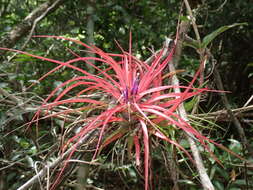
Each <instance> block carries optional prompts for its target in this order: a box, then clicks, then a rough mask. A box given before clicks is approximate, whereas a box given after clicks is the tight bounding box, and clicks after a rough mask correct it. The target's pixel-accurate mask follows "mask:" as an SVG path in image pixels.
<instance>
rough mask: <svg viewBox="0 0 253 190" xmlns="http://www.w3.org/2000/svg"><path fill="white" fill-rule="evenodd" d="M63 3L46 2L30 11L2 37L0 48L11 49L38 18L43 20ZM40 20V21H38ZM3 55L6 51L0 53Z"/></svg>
mask: <svg viewBox="0 0 253 190" xmlns="http://www.w3.org/2000/svg"><path fill="white" fill-rule="evenodd" d="M63 2H64V0H48V1H47V2H45V3H43V4H41V5H40V6H39V7H38V8H36V9H35V10H34V11H32V12H31V13H30V14H29V15H28V16H27V17H26V18H25V19H24V20H23V21H22V22H21V23H20V24H18V25H17V26H16V27H14V28H13V29H12V30H11V31H10V32H9V33H8V34H7V35H5V36H4V37H3V39H2V40H1V41H0V47H7V48H11V47H13V46H14V45H15V44H16V43H17V42H18V41H19V40H20V39H21V38H22V37H23V36H25V35H26V34H27V33H28V32H29V31H30V30H31V29H32V27H33V26H34V23H35V22H36V20H37V19H39V18H40V17H42V18H44V17H45V16H46V15H48V14H49V13H51V12H53V11H55V10H56V9H57V8H58V7H59V6H60V5H61V4H62V3H63ZM52 5H54V7H53V8H52V9H50V7H51V6H52ZM48 9H50V10H48ZM45 12H46V14H45ZM40 20H41V19H39V20H38V21H40ZM38 21H37V22H38ZM5 53H6V51H3V52H0V55H4V54H5Z"/></svg>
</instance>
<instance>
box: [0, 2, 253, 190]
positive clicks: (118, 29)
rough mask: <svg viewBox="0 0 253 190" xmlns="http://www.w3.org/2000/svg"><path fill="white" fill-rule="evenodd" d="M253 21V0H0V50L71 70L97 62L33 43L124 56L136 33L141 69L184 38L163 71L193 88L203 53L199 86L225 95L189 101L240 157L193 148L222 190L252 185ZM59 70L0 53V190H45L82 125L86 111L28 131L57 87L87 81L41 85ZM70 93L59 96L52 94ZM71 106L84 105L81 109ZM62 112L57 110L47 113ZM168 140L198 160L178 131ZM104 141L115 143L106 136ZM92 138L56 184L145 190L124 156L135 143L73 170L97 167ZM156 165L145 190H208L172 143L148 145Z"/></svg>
mask: <svg viewBox="0 0 253 190" xmlns="http://www.w3.org/2000/svg"><path fill="white" fill-rule="evenodd" d="M187 3H189V4H188V6H187ZM252 20H253V6H252V2H251V1H250V0H245V1H236V0H210V1H205V0H202V1H201V0H199V1H198V0H189V1H175V0H159V1H151V0H130V1H125V0H121V1H116V0H115V1H113V0H109V1H104V0H101V1H96V0H87V1H84V0H71V1H70V0H48V1H45V0H22V1H20V0H1V1H0V47H1V48H11V49H17V50H22V51H25V52H29V53H31V54H34V55H38V56H43V57H47V58H51V59H55V60H60V61H62V62H64V61H68V60H70V59H73V57H76V55H79V56H83V57H85V56H88V57H90V56H96V55H95V54H94V52H87V49H86V48H84V47H83V46H81V45H80V44H79V45H78V44H74V42H72V41H68V40H64V39H55V38H45V37H41V38H39V37H34V36H36V35H53V36H62V37H64V38H72V39H75V40H80V41H82V42H84V43H86V44H89V45H95V46H96V47H98V48H100V49H102V50H103V51H104V52H108V53H115V54H116V53H117V54H120V53H121V49H120V48H119V45H120V46H121V47H122V49H124V50H125V51H128V49H129V38H130V32H131V36H132V42H131V44H132V50H131V52H132V54H133V55H134V56H136V57H137V58H138V59H140V60H142V61H145V60H148V59H149V58H150V57H152V55H154V53H155V52H158V51H159V50H161V48H164V46H165V45H164V44H165V41H166V39H168V38H169V39H172V40H174V39H176V38H178V39H179V40H178V43H177V46H176V50H175V52H176V54H175V55H174V56H175V57H174V59H177V60H174V62H176V63H177V64H175V67H176V70H175V71H174V72H172V71H171V70H166V71H167V75H168V76H170V75H174V74H175V73H176V74H177V77H178V79H179V81H180V84H181V85H188V84H189V83H190V82H191V81H192V79H193V78H194V75H195V73H196V71H197V70H198V68H199V67H200V63H201V62H202V61H203V58H204V57H205V56H208V60H206V63H205V67H204V69H203V70H202V72H201V76H200V79H198V80H199V81H201V80H203V81H202V84H201V85H202V86H201V87H207V88H209V89H211V90H219V91H220V93H217V92H211V91H208V92H204V93H203V94H201V95H199V96H196V97H193V98H190V99H188V100H187V101H186V102H185V103H184V109H185V110H186V112H187V117H188V118H189V122H190V124H191V126H193V127H194V128H195V129H197V130H198V131H199V132H200V133H201V134H203V135H204V136H206V137H208V138H210V139H212V140H213V141H215V142H217V143H219V144H222V145H224V146H225V147H227V148H228V149H229V150H231V151H233V152H234V153H236V154H237V155H239V156H241V157H242V158H243V159H240V158H238V157H236V156H233V155H232V154H231V152H229V151H227V149H220V148H218V147H217V146H216V145H213V144H212V143H210V144H209V147H210V149H211V151H212V152H213V154H214V155H215V156H216V157H217V159H218V162H217V161H215V160H214V159H213V157H212V156H210V152H209V151H205V150H204V148H205V147H203V146H200V144H201V143H200V144H198V143H197V147H198V148H197V149H198V150H197V152H198V153H200V155H201V158H202V159H201V161H200V164H201V163H202V164H203V166H204V168H205V169H206V174H207V176H206V178H207V180H208V181H209V182H210V183H211V184H210V186H211V187H212V188H215V189H230V190H232V189H234V190H235V189H253V182H252V179H253V164H252V161H253V160H252V155H253V151H252V150H253V140H252V138H253V135H252V134H253V111H252V110H253V106H252V102H253V100H252V99H253V60H252V55H253V53H252V52H253V43H252V42H253V38H252V36H253V25H252ZM177 32H178V33H177ZM209 34H210V35H209ZM208 35H209V36H208ZM205 37H206V38H205ZM118 44H119V45H118ZM172 46H173V42H172ZM200 47H201V48H200ZM170 48H171V46H170ZM93 63H94V64H96V65H97V66H98V67H99V68H101V69H106V68H104V67H105V66H104V65H99V64H98V63H96V62H93ZM75 65H76V66H77V67H80V68H82V69H84V70H86V71H88V72H90V73H92V74H98V73H97V70H95V69H94V68H93V67H91V66H89V65H85V64H82V63H79V62H77V63H75ZM56 66H57V65H56V64H55V63H52V62H46V61H43V60H41V59H36V58H34V57H32V56H29V55H25V54H22V53H21V54H20V53H17V52H13V51H5V50H1V51H0V189H3V190H4V189H17V188H19V187H21V189H28V188H32V189H50V188H52V184H53V183H54V181H55V180H56V179H57V177H56V176H57V175H58V173H59V171H60V168H61V167H62V166H61V164H60V163H55V161H56V160H57V159H58V158H59V157H61V151H62V150H61V148H62V146H63V144H64V142H65V139H64V138H65V135H66V138H67V137H68V138H70V137H71V136H73V133H74V131H70V132H69V133H68V132H66V131H67V130H68V127H69V126H70V123H73V121H75V119H76V118H79V119H80V117H83V115H82V113H80V112H77V113H72V115H69V117H68V118H67V117H66V118H64V117H61V115H57V117H55V116H53V117H48V118H45V119H43V120H41V121H40V122H39V124H38V125H34V126H31V127H29V128H27V125H26V124H27V123H28V122H30V121H31V120H32V118H33V116H34V114H35V113H36V111H37V110H38V109H39V108H40V106H41V105H42V104H43V101H44V100H45V99H46V98H47V97H48V95H49V93H50V92H51V91H53V90H54V89H55V88H56V87H57V86H59V85H61V84H62V83H63V82H64V81H66V80H69V79H71V78H73V77H75V76H78V75H80V73H78V72H76V71H73V70H70V69H68V68H64V67H63V68H61V69H59V70H57V71H56V72H54V73H53V74H51V75H49V76H47V77H46V78H44V79H43V80H39V78H40V77H42V76H43V75H45V74H46V73H47V72H49V71H50V70H52V69H54V68H55V67H56ZM165 75H166V73H165ZM201 77H202V79H201ZM31 85H32V86H31ZM30 86H31V87H30ZM195 87H200V86H195ZM63 91H64V88H60V89H58V92H57V94H58V95H59V94H60V93H61V92H63ZM223 91H228V92H226V93H223ZM96 98H97V97H96ZM102 98H104V97H102V96H101V99H102ZM74 106H76V107H78V106H79V107H80V106H82V103H80V104H79V105H74ZM65 108H66V107H64V106H63V107H61V106H59V107H56V108H54V110H52V112H60V111H62V110H64V109H65ZM71 108H73V107H71ZM90 112H91V113H89V114H91V115H92V114H94V115H96V114H97V113H95V112H92V110H91V111H90ZM47 114H48V113H45V115H47ZM45 115H44V116H45ZM63 129H64V130H63ZM167 135H168V136H169V137H170V139H172V140H173V141H177V143H179V145H180V146H182V147H183V148H184V149H186V150H187V151H189V152H190V153H193V150H192V149H191V148H192V147H190V141H187V138H186V136H187V135H185V133H184V132H183V131H180V130H172V129H171V130H170V131H169V132H168V133H167ZM93 136H95V137H96V135H94V134H93ZM97 138H98V136H97ZM104 138H105V139H107V140H108V138H110V136H109V137H108V136H105V137H104ZM93 141H94V140H90V139H89V140H87V141H86V142H85V143H86V144H91V145H87V146H83V147H82V148H80V149H82V151H80V153H75V154H74V158H73V160H75V161H73V163H72V164H70V166H68V167H69V168H68V169H67V170H65V171H64V174H63V175H62V176H61V180H60V182H59V183H58V184H57V185H56V186H57V188H60V189H84V188H86V189H109V188H110V189H115V190H116V189H143V188H144V186H145V185H144V184H145V183H146V179H145V177H144V176H145V174H144V170H145V169H144V166H140V167H137V166H136V163H135V157H134V156H132V157H131V153H129V150H127V149H128V148H127V146H130V145H129V144H131V143H129V138H123V137H122V138H119V139H117V140H115V142H113V143H111V144H109V145H108V146H106V148H105V149H103V151H102V152H100V154H99V156H98V157H97V158H96V160H95V161H94V163H93V162H92V163H86V162H85V163H79V162H77V160H78V161H80V162H82V161H89V160H90V159H91V154H90V153H87V150H88V149H89V148H90V147H89V146H94V142H93ZM95 141H96V140H95ZM127 141H128V142H127ZM197 142H198V141H197ZM92 144H93V145H92ZM145 150H146V149H145V148H143V147H141V149H140V151H141V153H140V155H141V159H145V158H146V157H145V154H146V153H145ZM85 151H86V152H85ZM127 154H129V155H127ZM136 154H137V153H136ZM87 155H88V156H87ZM195 158H196V157H194V159H195ZM150 160H151V161H150V163H149V166H150V167H151V168H152V169H151V170H152V174H151V175H150V176H148V178H149V182H148V183H149V188H150V189H201V188H204V189H205V188H206V187H205V185H204V184H203V177H201V174H200V172H199V168H198V167H196V166H195V165H194V164H193V163H192V162H191V161H190V159H189V157H188V156H187V155H185V154H184V153H183V151H182V150H181V149H180V148H178V147H177V146H175V145H173V144H170V143H164V142H161V141H159V140H158V139H157V138H153V139H152V140H150ZM61 161H62V160H61ZM195 161H196V160H195ZM143 162H144V161H142V162H141V163H143ZM196 162H197V161H196ZM219 162H220V163H221V164H219ZM49 163H55V165H54V167H52V168H50V170H47V169H46V170H45V171H49V174H43V176H42V175H41V176H40V180H38V179H37V180H34V181H31V184H29V186H27V187H22V185H23V184H25V183H26V182H27V181H29V180H30V179H31V178H32V177H33V176H36V175H38V172H39V171H42V169H43V168H47V167H46V166H48V165H46V164H49ZM197 165H198V162H197ZM221 165H222V166H221ZM84 171H85V172H84ZM150 173H151V172H150Z"/></svg>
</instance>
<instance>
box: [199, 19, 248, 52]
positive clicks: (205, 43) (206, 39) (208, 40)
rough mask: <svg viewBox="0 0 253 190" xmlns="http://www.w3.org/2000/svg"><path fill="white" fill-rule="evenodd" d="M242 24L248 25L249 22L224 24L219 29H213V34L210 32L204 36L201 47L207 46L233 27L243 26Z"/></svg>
mask: <svg viewBox="0 0 253 190" xmlns="http://www.w3.org/2000/svg"><path fill="white" fill-rule="evenodd" d="M242 25H248V24H247V23H245V22H244V23H235V24H232V25H228V26H222V27H220V28H218V29H217V30H215V31H213V32H212V33H211V34H208V35H207V36H205V37H204V39H203V41H202V44H201V47H202V48H206V47H207V46H208V45H209V44H210V43H211V42H212V41H213V39H214V38H216V37H217V36H218V35H219V34H221V33H223V32H225V31H226V30H228V29H230V28H233V27H235V26H242Z"/></svg>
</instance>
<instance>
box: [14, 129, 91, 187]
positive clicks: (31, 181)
mask: <svg viewBox="0 0 253 190" xmlns="http://www.w3.org/2000/svg"><path fill="white" fill-rule="evenodd" d="M95 131H96V130H93V131H91V132H89V133H88V134H87V135H85V136H84V137H83V138H82V139H81V140H80V141H79V142H78V143H77V145H76V146H72V147H71V148H69V149H68V150H67V151H66V152H65V153H64V154H63V155H62V156H59V157H58V158H57V159H56V160H54V162H52V163H50V164H47V165H45V167H44V168H43V169H42V170H40V171H39V172H38V173H37V174H36V175H35V176H33V177H32V178H31V179H29V180H28V181H27V182H26V183H25V184H23V185H22V186H21V187H19V188H18V189H17V190H26V189H28V188H29V187H31V186H32V185H33V184H35V183H37V181H38V180H39V179H40V178H42V177H44V176H45V175H46V173H47V171H48V169H50V168H54V167H56V166H57V165H58V164H60V163H61V162H62V161H63V160H64V159H65V158H66V157H67V156H68V155H69V154H70V153H71V152H72V151H74V150H76V149H77V148H78V147H80V146H81V145H82V144H84V143H85V142H86V141H88V140H89V139H90V137H92V136H93V134H94V132H95Z"/></svg>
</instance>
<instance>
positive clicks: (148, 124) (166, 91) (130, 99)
mask: <svg viewBox="0 0 253 190" xmlns="http://www.w3.org/2000/svg"><path fill="white" fill-rule="evenodd" d="M36 37H51V38H56V39H64V40H70V41H72V42H76V43H77V44H80V45H82V46H84V47H85V48H87V49H88V50H89V51H90V52H92V53H94V54H96V57H80V56H78V55H76V56H77V57H76V58H75V59H71V60H69V61H67V62H62V61H58V60H53V59H49V58H45V57H41V56H37V55H33V54H29V53H27V52H22V51H19V50H11V51H15V52H18V53H22V54H26V55H28V56H32V57H35V58H38V59H40V60H44V61H49V62H52V63H56V64H58V66H57V67H55V68H54V69H53V70H51V71H49V72H48V73H47V74H45V75H44V76H42V77H41V78H40V79H39V80H42V79H44V78H45V77H46V76H48V75H50V74H53V73H54V72H56V71H57V70H59V69H60V68H62V67H66V68H70V69H73V70H75V71H78V72H80V76H77V77H74V78H72V79H70V80H67V81H65V82H63V83H62V84H61V85H59V86H58V87H57V88H55V89H54V90H53V91H52V92H51V93H50V94H49V96H48V97H47V98H46V99H45V101H44V103H43V104H42V105H41V106H40V108H39V110H38V111H37V112H36V114H35V116H34V117H33V119H32V121H31V123H32V122H37V121H38V120H39V119H40V115H41V112H42V110H49V111H50V110H52V109H53V108H55V107H57V106H61V105H69V109H68V110H65V111H62V112H60V113H55V114H49V113H50V112H48V116H46V117H54V116H57V115H60V114H65V115H67V114H69V113H72V112H75V111H76V110H82V111H83V112H85V111H87V110H91V109H92V110H95V111H96V112H94V113H95V114H93V115H91V116H88V117H87V118H85V119H84V120H83V123H82V127H81V130H79V131H78V132H77V133H76V134H75V135H74V136H73V137H71V138H70V139H68V141H67V142H66V143H65V146H64V147H63V151H66V149H67V148H69V146H76V145H77V144H78V142H79V141H80V140H81V139H82V138H83V137H84V136H85V135H87V134H88V133H89V132H91V131H93V130H98V131H99V135H98V139H97V144H96V150H95V153H94V157H93V158H95V157H96V156H97V154H98V153H99V152H100V150H101V149H102V148H103V147H105V146H107V145H108V144H110V143H112V142H113V141H116V140H118V139H120V138H123V137H125V136H128V137H129V139H130V141H131V142H132V147H135V158H136V165H140V163H141V162H140V160H141V156H140V155H141V152H142V150H143V151H144V170H145V172H144V176H145V189H146V190H147V189H148V186H149V185H148V178H149V163H150V156H149V155H150V147H149V144H150V142H149V141H150V140H149V139H150V137H151V136H154V137H157V138H159V139H162V140H163V141H167V142H169V143H171V144H173V145H175V146H176V147H178V148H179V149H181V150H182V151H184V152H185V154H186V155H187V156H188V157H189V158H190V159H191V155H190V154H189V153H188V152H187V151H186V150H185V149H184V148H183V147H182V146H180V145H179V144H178V143H177V142H176V141H174V140H171V139H170V138H169V136H168V135H167V133H166V131H167V130H168V129H169V128H175V129H177V130H182V131H184V132H186V133H187V134H188V135H191V136H192V137H194V138H195V139H197V140H198V141H199V142H200V144H202V145H203V146H204V147H205V148H206V149H207V150H208V151H210V150H209V149H208V145H207V143H208V142H212V141H211V140H209V139H208V138H207V137H205V136H203V135H201V133H200V132H199V131H197V130H196V129H195V128H193V127H192V126H191V125H190V124H189V123H187V122H185V121H184V120H183V119H182V118H180V116H179V115H178V114H177V113H176V110H177V108H178V106H179V105H180V104H182V103H183V102H184V101H185V100H187V99H189V98H191V97H193V96H195V95H198V94H200V93H202V92H203V91H206V90H207V89H205V88H202V89H198V88H193V87H192V86H193V83H194V81H195V80H196V78H197V76H198V74H199V72H197V73H196V75H195V77H194V78H193V81H192V82H191V83H190V84H189V86H173V85H168V84H166V83H165V81H168V78H169V77H170V76H169V75H168V74H167V75H166V73H165V72H164V70H165V68H166V66H167V65H168V64H169V62H170V61H171V60H172V57H173V52H174V47H172V48H171V49H169V50H168V49H167V48H163V49H162V50H161V51H160V52H159V53H158V54H156V55H153V59H152V60H153V61H152V62H151V63H147V62H144V61H140V60H138V59H137V58H136V57H135V56H133V55H132V52H131V49H132V48H131V37H130V47H129V51H128V52H126V51H124V50H123V49H122V48H121V51H122V53H121V54H111V53H106V52H104V51H102V50H101V49H99V48H97V47H95V46H88V45H87V44H84V43H82V42H80V41H77V40H74V39H69V38H64V37H59V36H36ZM1 49H5V50H6V48H1ZM80 61H81V62H83V63H84V64H88V65H90V66H91V67H93V68H94V69H95V70H96V73H97V74H92V73H89V72H87V71H86V70H84V69H81V68H79V67H77V66H74V63H76V62H80ZM94 61H95V62H96V64H92V63H93V62H94ZM100 65H103V68H105V69H100V68H101V67H100ZM62 88H64V90H63V91H62V92H60V93H58V94H57V92H59V89H62ZM77 88H78V89H80V88H82V90H81V91H79V92H77V93H76V92H75V89H77ZM174 88H180V89H181V90H182V93H175V92H173V89H174ZM71 92H75V95H74V96H72V97H71V98H67V96H66V95H67V94H70V93H71ZM94 93H100V94H102V95H103V98H100V99H98V98H97V97H96V98H93V96H92V94H94ZM73 103H81V104H79V105H82V106H81V107H78V108H75V109H72V108H71V107H70V106H72V104H73ZM141 142H143V147H142V146H141V144H142V143H141ZM132 147H130V148H129V151H131V150H132ZM73 153H74V151H72V153H71V154H70V155H69V157H68V159H69V158H70V157H71V155H72V154H73ZM66 164H67V162H66ZM66 164H65V165H64V166H63V169H62V170H61V173H60V174H59V176H58V179H57V180H59V179H60V176H61V174H62V172H63V171H64V168H65V167H66ZM56 184H57V181H56V182H55V184H54V185H53V186H52V189H53V188H54V187H55V185H56Z"/></svg>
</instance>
